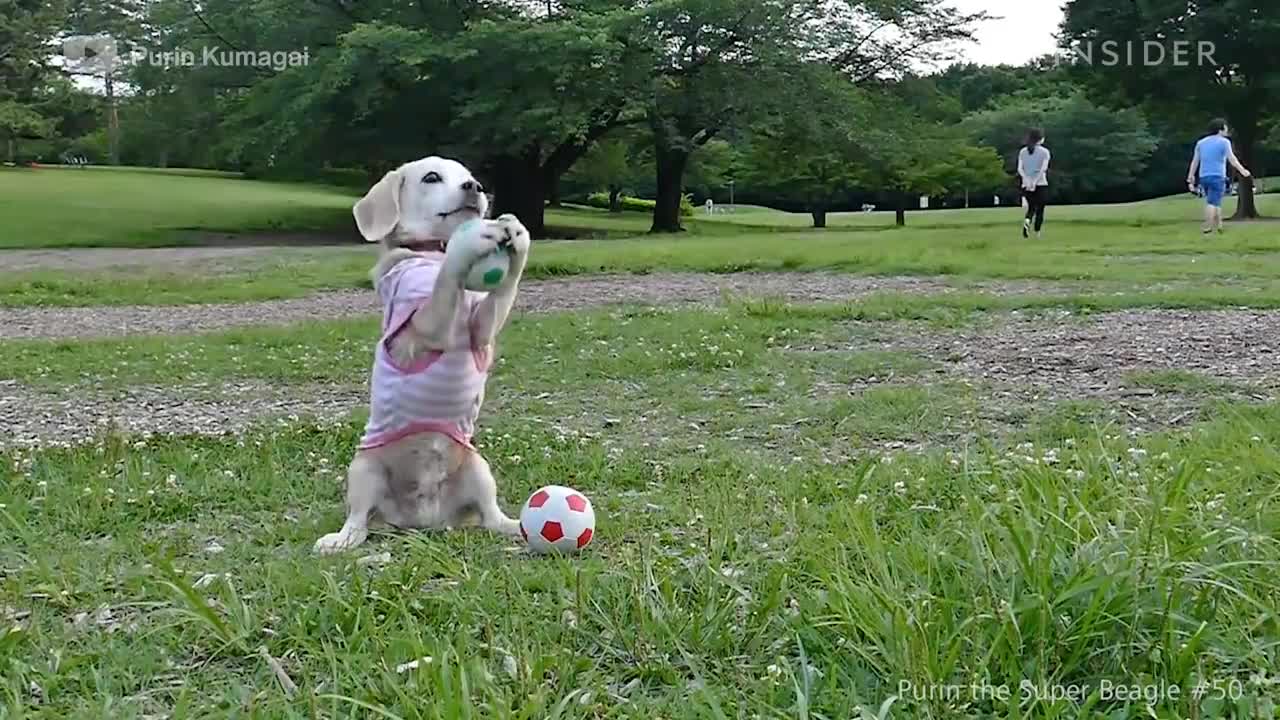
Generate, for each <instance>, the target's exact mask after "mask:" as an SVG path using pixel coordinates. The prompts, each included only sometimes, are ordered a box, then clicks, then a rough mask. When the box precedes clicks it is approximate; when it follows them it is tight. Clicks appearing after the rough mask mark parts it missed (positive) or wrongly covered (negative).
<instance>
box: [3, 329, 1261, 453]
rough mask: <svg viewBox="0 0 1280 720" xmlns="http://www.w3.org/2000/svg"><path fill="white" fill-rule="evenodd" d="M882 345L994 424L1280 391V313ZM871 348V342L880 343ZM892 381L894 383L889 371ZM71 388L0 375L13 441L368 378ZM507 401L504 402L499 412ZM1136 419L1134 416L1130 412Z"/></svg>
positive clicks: (264, 417) (845, 387) (1148, 415)
mask: <svg viewBox="0 0 1280 720" xmlns="http://www.w3.org/2000/svg"><path fill="white" fill-rule="evenodd" d="M873 329H874V330H876V331H877V333H878V334H879V336H880V337H878V338H877V339H876V340H875V341H874V342H873V343H867V342H866V341H860V342H859V344H858V345H857V346H852V345H851V346H849V347H847V348H842V347H829V348H824V349H825V350H828V351H837V352H838V351H841V350H848V351H850V352H853V351H866V350H868V349H882V350H900V351H904V352H909V353H913V354H916V355H920V356H924V357H927V358H929V359H932V360H934V361H935V362H936V363H938V365H939V367H940V371H939V373H938V374H937V375H935V376H934V378H932V379H930V378H929V377H928V376H925V377H923V378H912V381H913V382H914V381H916V380H919V381H921V382H931V381H934V380H946V381H958V382H961V383H965V384H969V385H972V386H973V387H974V388H975V390H976V391H977V393H978V395H979V399H980V400H981V406H982V411H981V418H980V419H981V420H983V421H986V422H988V424H989V425H990V426H992V427H1006V428H1007V427H1008V426H1011V425H1012V426H1020V425H1021V424H1022V423H1023V422H1024V421H1025V420H1024V416H1023V415H1021V414H1020V413H1025V412H1026V411H1027V410H1028V409H1031V410H1036V411H1041V412H1042V411H1046V410H1049V409H1050V408H1051V407H1052V405H1053V404H1054V403H1057V402H1063V401H1070V400H1082V399H1097V400H1103V401H1105V402H1106V406H1107V408H1108V409H1110V410H1113V411H1115V412H1117V413H1118V414H1119V415H1120V416H1121V417H1122V419H1126V422H1131V423H1132V424H1133V425H1135V426H1136V427H1138V428H1139V429H1143V428H1147V429H1151V428H1157V427H1161V426H1170V425H1181V424H1185V423H1187V422H1191V421H1192V420H1194V419H1195V417H1196V413H1195V411H1196V410H1197V409H1198V408H1199V407H1201V404H1202V403H1203V401H1204V400H1206V399H1207V398H1208V397H1210V396H1213V397H1224V396H1225V397H1234V398H1239V399H1253V400H1265V399H1270V398H1271V397H1272V396H1273V395H1274V394H1275V390H1276V389H1277V388H1278V387H1280V354H1277V353H1275V352H1273V349H1274V347H1273V346H1274V345H1276V344H1280V340H1274V338H1280V311H1273V312H1251V311H1235V310H1223V311H1212V312H1182V311H1160V310H1150V311H1147V310H1143V311H1127V312H1117V313H1107V314H1102V315H1091V316H1072V315H1067V314H1062V315H1059V316H1057V317H1054V316H1049V317H1045V316H1038V317H1029V316H1020V315H1018V314H1013V315H1011V316H1004V317H1001V318H999V319H997V320H996V321H995V322H993V323H991V324H989V325H985V326H982V327H977V328H964V329H960V330H942V331H939V330H936V329H934V328H931V327H928V326H927V325H925V324H922V323H895V324H882V325H874V326H873ZM869 345H870V347H869ZM1153 370H1155V371H1158V370H1184V371H1190V372H1194V373H1199V374H1201V375H1203V376H1204V377H1205V378H1206V379H1207V380H1209V381H1210V382H1212V381H1218V382H1221V383H1229V384H1230V387H1223V388H1211V387H1210V388H1197V387H1195V386H1194V385H1188V386H1186V387H1183V386H1179V385H1177V384H1176V383H1175V384H1174V385H1173V386H1171V387H1167V388H1157V389H1150V388H1140V387H1137V386H1135V384H1134V383H1133V382H1132V381H1131V378H1130V377H1129V375H1130V373H1133V372H1135V371H1153ZM886 380H887V379H886ZM820 384H821V391H822V392H823V393H824V394H827V393H845V392H854V393H856V392H859V391H860V390H862V389H865V387H866V385H865V384H853V385H849V384H842V382H841V379H840V378H838V377H831V378H828V379H826V380H825V381H823V382H821V383H820ZM76 397H77V399H76V400H75V401H74V402H73V401H71V400H68V399H67V397H66V396H65V395H61V394H57V393H51V392H46V391H42V390H37V389H34V388H30V387H27V386H22V385H19V384H17V383H15V382H12V381H9V382H7V383H6V382H4V381H0V417H3V418H5V419H6V421H5V424H6V425H10V424H11V423H10V420H9V419H13V420H12V427H6V431H7V432H6V433H5V436H4V437H0V446H3V445H6V444H15V443H16V444H30V443H32V442H37V441H38V442H42V443H47V442H49V441H55V442H75V441H79V440H83V439H85V438H86V437H88V436H89V435H92V434H93V433H94V432H96V431H98V430H100V429H102V428H105V427H108V426H111V425H115V426H116V427H119V428H120V429H123V430H131V431H153V432H184V433H185V432H195V433H211V434H219V433H223V432H227V431H236V430H241V429H243V428H245V427H246V426H248V425H249V424H251V423H254V422H271V421H273V420H277V419H282V418H283V419H288V418H289V417H290V416H294V417H300V416H306V417H313V418H317V419H336V418H341V417H344V416H346V415H347V414H348V413H350V412H352V411H355V410H360V409H362V408H363V407H364V404H365V402H366V400H367V399H366V397H365V388H364V385H363V378H360V379H359V380H358V381H357V382H356V383H353V384H351V385H346V386H334V385H299V386H273V385H270V384H268V383H263V382H257V381H244V382H236V383H231V384H227V385H221V384H219V385H201V386H189V387H169V388H161V387H140V388H129V389H123V390H116V391H111V392H94V391H89V390H83V389H77V395H76ZM501 405H502V398H494V399H493V401H492V406H491V407H490V408H489V410H490V411H497V409H498V408H500V407H501ZM1125 416H1127V417H1125Z"/></svg>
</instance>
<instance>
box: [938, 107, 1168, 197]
mask: <svg viewBox="0 0 1280 720" xmlns="http://www.w3.org/2000/svg"><path fill="white" fill-rule="evenodd" d="M963 126H964V128H965V130H966V131H967V132H968V134H969V136H970V137H971V138H973V139H974V140H977V141H978V142H980V143H982V144H984V145H989V146H991V147H994V148H997V149H998V150H999V151H1000V155H1001V157H1003V158H1004V164H1005V169H1006V171H1007V172H1009V173H1011V174H1012V173H1014V172H1016V169H1017V167H1016V164H1017V157H1018V149H1019V148H1020V147H1021V143H1022V140H1023V137H1024V136H1025V134H1026V130H1027V128H1028V127H1032V126H1040V127H1043V128H1044V131H1045V136H1046V138H1045V144H1046V145H1047V146H1048V147H1049V148H1050V149H1051V151H1052V152H1053V163H1052V166H1051V173H1052V176H1053V180H1052V185H1053V187H1054V192H1055V193H1058V194H1059V195H1060V196H1063V197H1067V198H1072V199H1075V200H1083V201H1093V200H1107V199H1111V198H1110V197H1109V195H1110V194H1111V193H1114V192H1117V191H1125V190H1127V188H1129V187H1130V186H1132V185H1133V184H1134V183H1135V182H1137V180H1138V178H1139V177H1140V175H1141V174H1142V171H1143V170H1144V169H1145V168H1146V165H1147V161H1148V158H1149V157H1150V156H1151V154H1152V152H1153V151H1154V150H1155V148H1156V138H1155V137H1154V136H1152V135H1151V133H1150V132H1149V131H1148V129H1147V123H1146V120H1145V119H1144V118H1143V116H1142V114H1141V112H1139V111H1138V110H1134V109H1129V110H1118V111H1117V110H1109V109H1106V108H1102V107H1099V106H1097V105H1095V104H1093V103H1092V102H1091V101H1089V100H1088V99H1087V98H1086V97H1084V96H1083V95H1082V94H1079V93H1077V94H1075V95H1072V96H1070V97H1067V98H1062V97H1050V98H1040V99H1032V98H1015V99H1012V100H1009V101H1007V102H1005V103H1003V104H1001V105H998V106H996V107H995V108H994V109H991V110H986V111H983V112H980V113H975V114H974V115H971V116H970V117H968V118H966V120H965V121H964V123H963Z"/></svg>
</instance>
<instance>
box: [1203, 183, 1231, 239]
mask: <svg viewBox="0 0 1280 720" xmlns="http://www.w3.org/2000/svg"><path fill="white" fill-rule="evenodd" d="M1225 180H1226V178H1220V177H1206V178H1200V186H1201V188H1203V189H1204V228H1203V230H1204V233H1205V234H1206V235H1207V234H1209V233H1211V232H1213V231H1214V230H1217V231H1218V232H1222V195H1223V193H1224V192H1225V191H1226V182H1225Z"/></svg>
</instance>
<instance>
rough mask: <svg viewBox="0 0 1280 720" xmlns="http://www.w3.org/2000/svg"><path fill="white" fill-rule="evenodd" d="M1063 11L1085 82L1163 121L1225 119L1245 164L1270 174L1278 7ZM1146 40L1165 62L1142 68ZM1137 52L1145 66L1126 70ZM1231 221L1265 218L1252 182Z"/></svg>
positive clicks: (1242, 2)
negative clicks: (1261, 158)
mask: <svg viewBox="0 0 1280 720" xmlns="http://www.w3.org/2000/svg"><path fill="white" fill-rule="evenodd" d="M1065 13H1066V14H1065V19H1064V21H1063V27H1062V30H1063V33H1062V35H1063V43H1064V45H1066V46H1069V47H1073V48H1074V49H1075V51H1076V52H1075V55H1074V57H1075V59H1076V62H1075V63H1074V66H1075V69H1076V70H1077V74H1078V76H1079V77H1080V78H1081V81H1082V82H1084V83H1087V84H1089V85H1090V86H1091V87H1092V88H1094V89H1095V90H1096V91H1097V92H1099V93H1101V94H1103V96H1104V97H1106V98H1108V99H1111V100H1114V101H1116V103H1117V104H1120V103H1123V102H1126V101H1127V102H1129V103H1132V102H1140V103H1143V104H1145V105H1146V106H1147V107H1149V108H1151V109H1152V111H1153V112H1154V113H1158V114H1177V115H1182V116H1187V115H1195V116H1201V117H1202V119H1203V122H1204V123H1207V122H1208V120H1209V119H1210V118H1211V117H1213V116H1218V115H1224V116H1225V117H1226V118H1227V121H1228V123H1229V124H1230V125H1231V127H1232V129H1233V142H1234V144H1235V150H1236V154H1237V155H1239V157H1240V159H1241V161H1242V162H1244V164H1245V166H1246V167H1248V168H1249V169H1250V170H1252V171H1255V172H1260V171H1263V170H1264V169H1263V168H1261V167H1258V166H1257V163H1256V161H1257V160H1258V149H1259V145H1260V142H1261V141H1262V140H1263V138H1264V135H1263V133H1264V125H1265V124H1264V119H1265V118H1267V117H1269V116H1273V115H1274V114H1276V113H1277V112H1280V62H1278V61H1277V55H1276V52H1275V48H1277V47H1280V14H1277V13H1276V12H1275V7H1274V3H1272V2H1270V0H1217V1H1216V2H1212V3H1205V2H1201V3H1193V4H1191V5H1188V3H1187V2H1186V1H1185V0H1143V1H1142V2H1130V3H1116V2H1114V1H1113V0H1070V1H1069V2H1068V3H1067V4H1066V6H1065ZM1146 41H1149V42H1153V43H1158V44H1159V46H1160V47H1161V49H1162V52H1163V57H1159V55H1158V54H1157V53H1155V52H1154V51H1152V52H1151V54H1150V56H1151V57H1152V58H1153V60H1156V59H1158V60H1160V61H1159V62H1153V63H1150V64H1148V63H1146V62H1145V58H1146V57H1148V56H1147V55H1143V52H1144V50H1146V46H1145V45H1142V44H1141V43H1142V42H1146ZM1106 43H1114V44H1113V45H1107V44H1106ZM1175 43H1184V44H1183V45H1181V46H1179V45H1176V44H1175ZM1135 45H1136V46H1135ZM1179 47H1181V48H1182V49H1183V51H1182V53H1180V54H1179V53H1178V50H1179ZM1130 48H1132V49H1133V50H1134V52H1135V53H1136V55H1137V59H1136V60H1135V61H1134V63H1142V66H1141V67H1134V63H1131V62H1129V60H1128V57H1129V49H1130ZM1205 50H1207V51H1208V52H1207V53H1204V52H1202V51H1205ZM1187 159H1188V161H1189V160H1190V149H1189V148H1188V150H1187ZM1234 217H1235V219H1242V218H1255V217H1258V211H1257V207H1256V205H1255V203H1254V198H1253V182H1252V180H1245V181H1244V182H1242V183H1241V184H1240V196H1239V204H1238V205H1237V208H1236V213H1235V216H1234Z"/></svg>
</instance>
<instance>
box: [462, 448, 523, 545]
mask: <svg viewBox="0 0 1280 720" xmlns="http://www.w3.org/2000/svg"><path fill="white" fill-rule="evenodd" d="M450 485H451V489H452V492H451V493H450V501H451V502H450V505H451V509H452V511H453V513H454V516H455V517H460V516H461V515H464V514H469V513H476V514H478V515H479V516H480V522H479V525H480V527H483V528H485V529H486V530H491V531H493V532H496V533H501V534H503V535H511V536H518V535H519V534H520V522H519V521H518V520H515V519H512V518H509V517H507V515H506V513H504V512H502V508H500V507H498V483H497V481H495V480H494V479H493V472H492V471H491V470H490V469H489V463H487V462H485V459H484V458H483V457H481V456H480V454H479V453H475V452H470V453H467V458H466V460H464V461H463V463H462V466H461V467H459V468H458V471H457V473H456V474H455V475H454V477H453V478H451V482H450Z"/></svg>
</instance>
